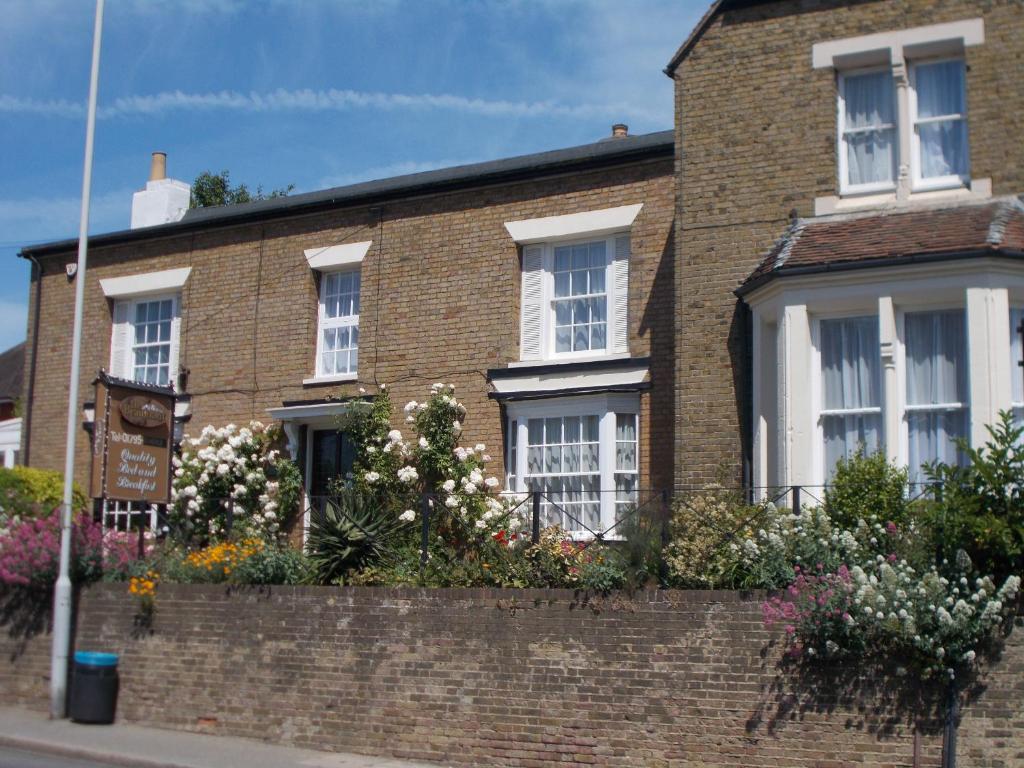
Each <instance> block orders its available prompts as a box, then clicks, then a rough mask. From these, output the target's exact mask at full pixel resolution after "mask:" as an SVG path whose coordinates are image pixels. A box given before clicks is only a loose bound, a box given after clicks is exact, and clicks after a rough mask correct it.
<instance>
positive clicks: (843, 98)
mask: <svg viewBox="0 0 1024 768" xmlns="http://www.w3.org/2000/svg"><path fill="white" fill-rule="evenodd" d="M893 90H894V89H893V80H892V73H891V71H890V70H889V69H888V68H886V69H883V70H875V71H870V72H859V73H850V74H844V75H841V76H840V78H839V121H840V129H839V133H840V139H841V143H842V148H841V150H840V155H839V167H840V180H841V186H842V188H843V192H844V193H860V192H879V191H884V190H889V189H894V188H895V186H896V156H897V148H898V144H899V139H898V137H897V135H896V99H895V96H894V93H893Z"/></svg>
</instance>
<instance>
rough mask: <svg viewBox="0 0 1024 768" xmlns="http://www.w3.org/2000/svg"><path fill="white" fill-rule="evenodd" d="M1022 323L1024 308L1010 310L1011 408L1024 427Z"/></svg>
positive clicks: (1017, 420)
mask: <svg viewBox="0 0 1024 768" xmlns="http://www.w3.org/2000/svg"><path fill="white" fill-rule="evenodd" d="M1021 323H1024V308H1021V307H1011V308H1010V407H1011V408H1012V409H1013V419H1014V421H1015V422H1016V423H1017V424H1020V425H1024V368H1022V367H1021V365H1020V363H1021V361H1022V360H1024V341H1022V339H1021Z"/></svg>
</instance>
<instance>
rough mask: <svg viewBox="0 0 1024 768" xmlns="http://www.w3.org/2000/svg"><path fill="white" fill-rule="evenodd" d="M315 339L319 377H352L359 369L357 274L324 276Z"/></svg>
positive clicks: (354, 271) (328, 273)
mask: <svg viewBox="0 0 1024 768" xmlns="http://www.w3.org/2000/svg"><path fill="white" fill-rule="evenodd" d="M319 314H320V321H319V330H318V335H317V355H316V359H317V366H316V373H317V376H319V377H326V376H343V375H346V374H355V373H356V370H357V368H358V365H359V271H358V270H347V271H343V272H327V273H324V275H323V278H322V280H321V283H320V312H319Z"/></svg>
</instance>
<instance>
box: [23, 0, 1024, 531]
mask: <svg viewBox="0 0 1024 768" xmlns="http://www.w3.org/2000/svg"><path fill="white" fill-rule="evenodd" d="M1022 41H1024V13H1022V12H1021V8H1020V5H1019V3H1018V2H1016V1H1015V0H991V1H990V2H984V3H981V2H966V1H957V2H954V1H952V0H930V1H929V2H924V1H923V0H908V1H906V2H896V1H895V0H875V1H866V2H856V3H850V2H829V1H828V0H816V1H815V2H810V0H805V1H803V2H801V1H799V0H772V1H770V2H758V1H757V0H719V2H717V3H716V4H715V5H714V6H712V8H711V9H710V10H709V11H708V13H707V15H706V16H705V18H704V19H703V20H702V21H701V22H700V23H699V25H698V26H697V28H696V29H695V30H694V31H693V33H692V34H691V35H690V37H689V38H688V39H687V40H686V41H685V43H684V44H683V46H682V47H681V48H680V50H679V51H678V53H677V54H676V55H675V57H673V59H672V61H671V62H670V64H669V66H668V68H667V70H666V72H667V73H668V74H669V75H670V76H671V77H672V78H673V79H674V81H675V84H676V110H675V111H676V120H675V130H674V132H673V131H666V132H663V133H655V134H649V135H645V136H628V135H623V134H624V133H625V131H623V130H622V129H621V128H620V129H618V130H616V131H614V134H615V135H613V136H612V137H610V138H608V139H605V140H602V141H600V142H597V143H595V144H592V145H587V146H583V147H575V148H571V149H566V150H559V151H555V152H547V153H542V154H538V155H530V156H524V157H516V158H511V159H508V160H502V161H497V162H492V163H483V164H478V165H472V166H464V167H459V168H451V169H445V170H440V171H432V172H428V173H422V174H414V175H412V176H404V177H399V178H394V179H387V180H383V181H376V182H368V183H365V184H357V185H354V186H349V187H343V188H339V189H332V190H326V191H322V192H313V193H309V194H302V195H296V196H292V197H287V198H278V199H273V200H266V201H261V202H256V203H250V204H245V205H238V206H231V207H225V208H214V209H201V210H194V211H188V212H186V213H184V215H182V209H183V208H184V205H185V201H187V190H183V189H182V186H181V185H180V183H178V182H173V181H170V180H167V179H164V178H163V173H162V172H161V171H160V170H159V169H158V170H157V172H156V173H155V174H154V177H153V178H152V179H151V181H150V182H149V183H148V184H147V189H146V190H144V191H143V192H140V193H138V194H137V196H136V200H135V206H134V208H133V217H132V218H133V227H134V228H133V229H131V230H128V231H125V232H115V233H111V234H108V235H101V236H97V237H95V238H93V239H92V241H91V248H90V268H89V271H88V274H87V277H86V279H87V280H88V284H87V286H86V296H87V304H86V314H85V329H86V337H85V346H84V350H83V370H85V371H95V370H98V369H99V368H106V369H108V370H110V371H111V372H113V373H114V374H115V375H120V376H125V377H128V378H141V379H144V380H147V381H157V382H167V383H171V384H173V385H175V386H176V387H177V388H178V390H179V392H180V394H181V398H180V403H179V411H180V414H179V415H180V416H181V418H182V419H188V420H190V421H189V423H190V424H191V425H195V426H194V428H195V429H198V428H199V427H201V426H202V425H205V424H207V423H214V424H225V423H227V422H231V421H234V422H239V421H244V420H247V419H250V418H258V419H263V420H266V419H267V418H268V416H269V417H270V418H272V419H274V420H277V421H280V422H281V423H282V424H283V425H284V427H285V431H286V434H287V435H288V439H289V447H290V449H291V451H292V453H293V455H294V456H295V457H296V458H297V459H298V460H299V462H300V464H301V465H302V467H303V469H304V471H305V472H306V483H307V489H308V491H309V492H310V493H311V494H316V493H319V492H321V491H322V490H323V487H324V483H325V481H326V479H327V478H328V477H330V476H331V475H333V474H334V473H336V472H338V471H340V470H341V469H342V468H343V465H344V463H345V455H344V453H345V452H344V450H343V446H342V443H341V441H339V439H338V437H337V435H336V434H335V430H334V420H335V418H336V416H337V415H338V414H339V413H340V412H343V411H344V410H345V408H346V401H347V400H350V399H351V398H354V397H358V396H360V394H361V393H360V389H364V390H366V392H367V393H368V394H369V395H371V396H372V395H373V393H374V392H375V391H377V388H378V387H379V386H380V385H381V384H387V385H388V386H389V387H391V388H392V391H393V398H394V401H395V402H396V403H399V404H400V403H403V402H405V400H409V399H415V398H420V399H422V396H423V393H424V391H425V390H426V388H427V387H429V385H430V383H432V382H434V381H439V380H443V381H450V382H452V383H454V384H455V385H456V387H457V388H458V391H459V393H460V397H461V398H462V399H463V401H464V402H465V404H466V406H467V408H468V409H469V413H470V419H469V421H468V422H467V425H466V428H467V434H466V437H467V439H468V440H469V441H470V442H476V441H481V442H484V443H486V444H487V445H488V446H489V447H490V449H491V452H492V453H493V454H494V455H495V457H496V458H497V457H498V456H501V457H502V458H503V459H504V461H505V464H506V469H507V475H508V478H507V479H508V482H509V485H510V486H511V487H513V488H516V489H520V490H521V489H524V488H527V487H541V488H544V489H547V490H549V491H552V492H557V493H571V494H574V495H573V496H572V497H571V498H572V499H573V503H575V504H577V505H578V507H577V510H576V511H578V512H579V513H581V516H583V517H585V518H586V519H588V520H590V521H599V520H601V521H605V522H607V521H610V520H611V519H612V517H613V515H614V500H615V498H616V496H619V498H624V497H625V498H628V497H629V496H630V494H632V493H634V492H635V489H636V488H638V487H639V488H650V489H663V488H670V487H673V486H675V487H681V486H685V485H693V484H699V483H704V482H708V481H712V480H721V479H724V480H725V481H726V482H729V483H739V482H745V483H748V484H753V485H757V486H767V485H776V484H791V483H799V484H820V483H822V482H825V481H826V480H827V477H828V473H829V467H830V462H833V461H834V460H835V459H836V458H837V457H839V456H842V455H846V454H849V453H850V452H851V451H853V450H855V449H856V447H857V445H859V444H865V445H867V446H868V447H869V448H871V449H884V450H886V451H887V453H888V454H889V455H890V456H891V457H892V458H893V459H894V460H897V461H900V462H902V463H907V464H910V465H911V466H916V465H917V464H919V463H920V461H924V460H928V459H931V458H950V457H951V456H952V453H951V448H950V446H951V445H952V442H951V440H952V438H954V437H956V436H958V435H962V436H966V437H969V438H970V439H972V440H973V441H975V442H977V441H979V440H981V439H983V436H984V424H985V423H988V422H990V421H991V420H992V418H993V417H994V415H995V413H996V411H997V410H998V409H1000V408H1007V407H1011V406H1016V407H1020V408H1024V391H1022V390H1024V384H1021V383H1020V382H1019V381H1018V379H1019V378H1020V377H1019V376H1018V377H1013V376H1011V373H1012V372H1013V371H1015V370H1016V368H1015V367H1014V366H1012V365H1011V357H1012V356H1013V355H1015V356H1016V357H1017V358H1019V357H1020V346H1019V341H1018V339H1019V337H1018V336H1016V335H1014V334H1012V333H1011V332H1010V329H1011V325H1012V324H1013V323H1015V322H1017V318H1018V317H1019V316H1020V314H1021V308H1022V307H1024V269H1022V267H1021V266H1020V265H1019V261H1018V260H1015V259H1017V257H1019V256H1021V255H1022V252H1024V206H1022V204H1021V202H1020V200H1019V199H1018V198H1017V197H1015V195H1016V194H1018V193H1019V192H1020V191H1021V190H1022V188H1024V183H1022V182H1024V179H1022V175H1024V142H1022V141H1021V140H1020V139H1021V127H1020V122H1019V121H1020V118H1019V115H1020V114H1021V111H1022V110H1021V108H1022V107H1024V104H1022V102H1024V88H1022V87H1021V85H1020V77H1019V75H1020V72H1021V69H1022V66H1021V64H1022V57H1024V43H1022ZM183 195H185V197H183ZM75 247H76V243H75V242H74V241H66V242H61V243H53V244H49V245H42V246H35V247H31V248H26V249H24V250H23V251H22V256H24V257H26V258H28V259H30V260H32V261H33V264H34V267H33V276H32V286H31V300H30V313H29V317H30V319H29V334H28V350H29V354H28V356H27V361H26V377H25V378H26V396H25V428H24V433H25V438H24V440H25V446H24V456H25V459H26V460H27V461H28V462H29V463H31V464H33V465H37V466H47V467H52V468H57V467H58V465H59V463H60V456H61V455H62V446H63V439H64V435H63V430H62V428H61V425H63V423H64V422H63V419H64V415H63V414H64V408H65V407H66V405H65V399H64V389H65V386H66V383H65V382H66V378H65V377H66V369H67V360H68V356H69V350H70V332H69V329H70V327H71V314H72V305H73V301H72V296H73V289H74V283H73V279H69V278H68V277H67V274H66V272H65V265H66V264H67V263H68V262H70V261H73V260H74V251H75ZM439 277H440V278H441V279H439ZM80 397H81V399H82V400H89V399H90V390H89V387H88V384H87V383H83V387H82V392H81V393H80ZM188 428H189V427H186V429H188ZM531 449H533V450H531ZM78 451H79V454H78V456H79V462H78V466H79V467H80V468H81V470H80V471H81V472H82V473H83V475H84V472H85V468H86V467H87V462H86V459H87V456H88V453H87V451H88V436H87V434H86V433H85V432H84V431H83V433H82V435H81V436H80V440H79V444H78ZM538 454H542V455H546V456H548V457H550V458H548V459H547V460H546V461H545V462H537V461H534V460H531V457H533V456H536V455H538ZM723 473H724V478H723ZM602 491H603V493H602ZM569 498H570V497H569V496H565V497H564V499H566V500H568V499H569Z"/></svg>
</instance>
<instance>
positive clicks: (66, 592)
mask: <svg viewBox="0 0 1024 768" xmlns="http://www.w3.org/2000/svg"><path fill="white" fill-rule="evenodd" d="M103 2H104V0H96V25H95V28H94V30H93V38H92V73H91V75H90V78H89V110H88V114H87V116H86V123H85V167H84V169H83V173H82V215H81V218H80V220H79V225H78V272H77V273H76V274H75V280H76V282H75V324H74V330H73V331H72V337H71V338H72V341H71V376H70V379H69V383H68V424H67V446H66V447H65V451H64V504H63V506H62V510H61V526H60V571H59V572H58V576H57V584H56V585H55V586H54V593H53V646H52V649H51V655H50V717H51V718H54V719H59V718H62V717H64V715H65V710H66V706H65V705H66V698H67V677H68V651H69V648H70V644H71V577H70V569H71V512H72V509H71V504H72V486H73V483H74V479H75V438H76V437H77V433H78V429H77V427H78V419H79V415H78V379H79V370H80V363H81V352H82V308H83V306H84V304H85V266H86V260H87V256H88V248H89V242H88V241H89V237H88V236H89V193H90V191H91V190H92V148H93V136H94V134H95V129H96V91H97V89H98V86H99V74H100V38H101V36H102V31H103Z"/></svg>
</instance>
